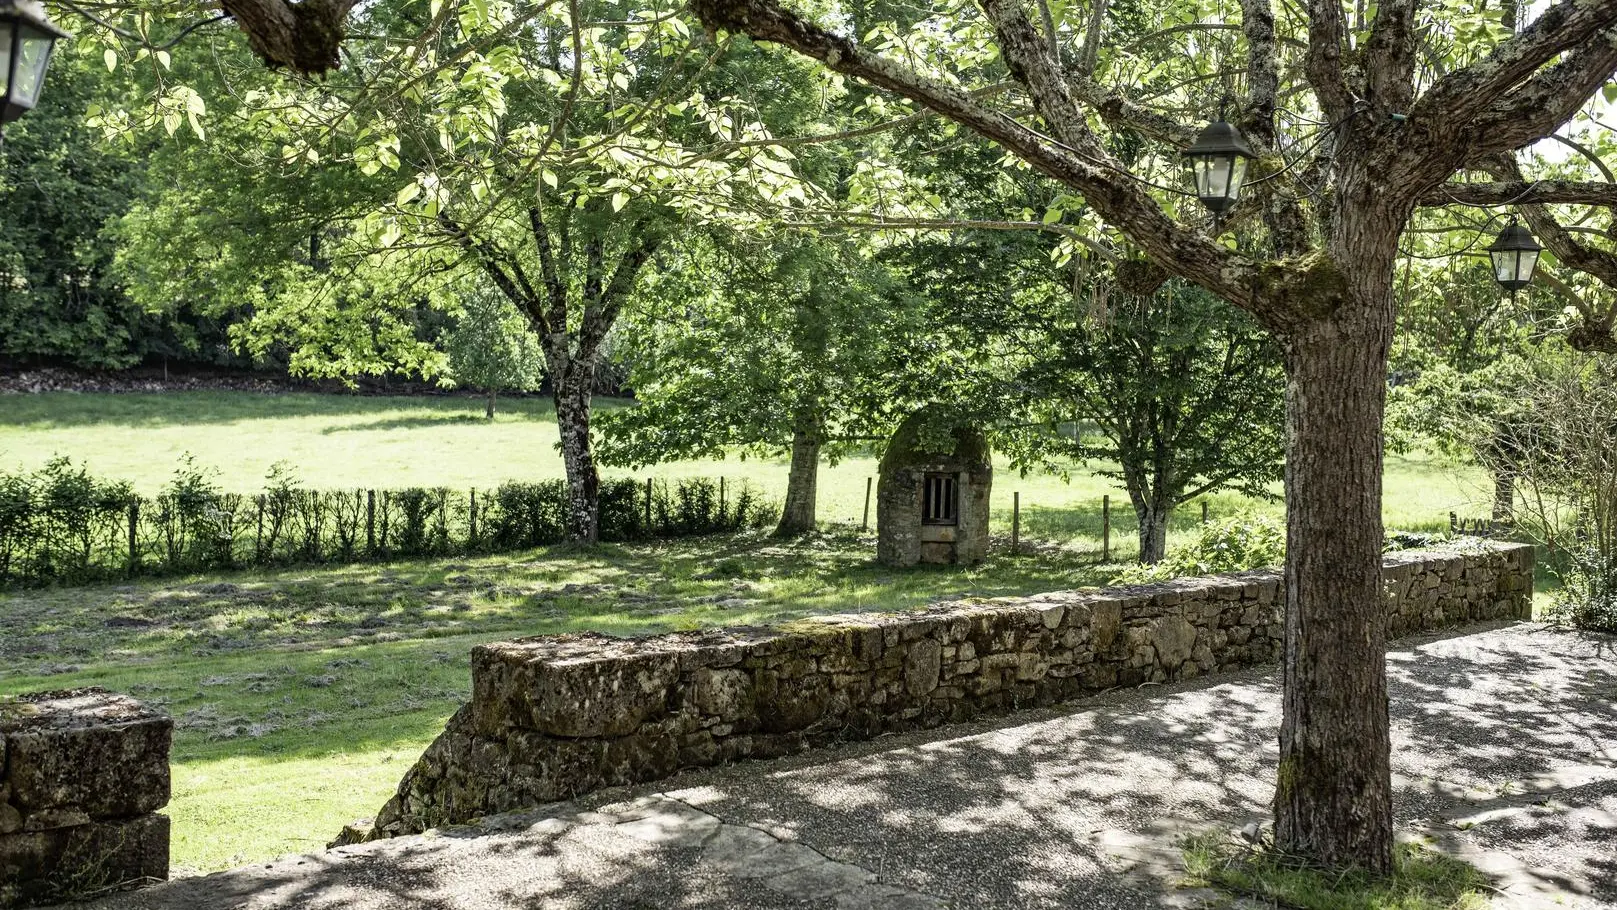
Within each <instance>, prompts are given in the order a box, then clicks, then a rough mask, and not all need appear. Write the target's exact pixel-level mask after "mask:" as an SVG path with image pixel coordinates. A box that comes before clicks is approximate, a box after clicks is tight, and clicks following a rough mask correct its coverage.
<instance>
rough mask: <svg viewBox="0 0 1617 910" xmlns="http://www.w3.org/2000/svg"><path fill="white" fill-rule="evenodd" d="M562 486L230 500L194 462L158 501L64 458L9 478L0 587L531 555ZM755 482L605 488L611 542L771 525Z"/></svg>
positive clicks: (286, 486) (555, 526) (1, 505)
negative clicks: (381, 561)
mask: <svg viewBox="0 0 1617 910" xmlns="http://www.w3.org/2000/svg"><path fill="white" fill-rule="evenodd" d="M566 506H567V486H566V483H565V482H563V481H560V480H549V481H543V482H540V483H507V484H504V485H502V486H500V487H498V488H496V489H493V490H475V489H473V490H451V489H448V488H444V487H435V488H422V487H411V488H407V489H401V490H313V489H306V488H304V487H302V486H300V485H299V484H298V482H297V480H296V478H295V477H294V476H293V475H292V473H291V471H290V470H289V469H288V468H287V467H286V466H285V465H282V464H278V465H276V467H275V468H274V469H273V470H272V471H271V472H270V475H269V478H268V482H267V485H266V486H265V489H264V491H263V492H261V493H258V494H256V495H244V494H240V493H226V492H223V491H221V490H220V489H219V488H218V486H217V485H216V484H215V483H214V481H213V479H212V475H211V472H209V471H207V470H206V469H203V468H199V467H198V466H196V465H195V463H194V462H192V461H191V459H190V458H189V456H187V457H186V458H185V459H184V460H183V461H182V463H181V466H180V468H179V469H178V470H177V471H176V472H175V474H174V478H173V479H172V480H170V481H169V483H168V484H167V485H166V486H164V488H163V491H162V492H161V493H159V494H158V495H157V496H153V497H146V496H140V495H137V494H136V493H135V492H134V491H133V489H132V488H131V487H130V485H129V484H128V483H125V482H121V481H116V482H115V481H106V480H101V479H98V478H95V477H93V476H91V475H90V474H89V473H88V472H87V471H86V470H85V469H84V468H83V467H82V466H75V465H74V464H73V463H72V462H71V461H70V460H68V459H66V458H57V459H53V460H52V461H51V462H50V463H49V464H47V465H46V466H45V467H44V468H41V469H40V470H38V471H35V472H32V473H4V472H0V587H23V586H34V585H43V584H53V583H82V582H88V581H102V580H108V579H116V578H131V577H135V576H142V575H170V574H177V573H183V572H196V571H202V570H208V569H231V568H243V567H249V566H278V565H291V564H296V563H352V562H363V561H368V560H375V559H393V558H400V557H406V558H407V557H420V556H448V555H460V554H473V553H498V552H508V551H512V550H523V549H528V548H532V547H538V546H544V545H547V544H554V543H561V542H563V541H564V540H565V539H566V531H565V526H564V519H563V516H564V514H565V509H566ZM773 511H774V510H773V508H772V507H771V506H769V505H767V504H766V503H764V502H763V501H762V500H760V499H759V497H758V495H757V493H756V491H755V490H753V489H752V488H751V487H750V486H748V485H746V484H742V485H741V486H739V487H732V488H729V489H727V488H726V486H725V482H724V481H723V480H722V479H720V480H718V481H714V480H710V479H707V478H690V479H685V480H680V481H678V482H675V483H669V482H667V481H635V480H627V479H622V480H606V481H602V482H601V487H600V506H599V512H598V515H599V521H600V535H601V540H602V541H606V542H618V541H635V540H652V539H658V538H671V537H683V536H690V535H697V534H714V533H723V532H731V531H739V530H741V529H743V528H750V527H763V526H767V525H768V524H769V523H770V522H772V521H773V520H774V519H775V518H776V517H777V516H775V515H773V514H772V512H773Z"/></svg>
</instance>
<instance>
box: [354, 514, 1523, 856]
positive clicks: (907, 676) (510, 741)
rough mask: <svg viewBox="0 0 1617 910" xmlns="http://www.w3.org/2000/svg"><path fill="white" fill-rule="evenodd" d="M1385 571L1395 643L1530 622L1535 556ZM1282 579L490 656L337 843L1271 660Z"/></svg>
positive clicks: (1426, 555) (532, 642) (1498, 546)
mask: <svg viewBox="0 0 1617 910" xmlns="http://www.w3.org/2000/svg"><path fill="white" fill-rule="evenodd" d="M1384 565H1385V575H1384V577H1385V591H1386V603H1385V606H1386V610H1387V629H1388V634H1389V637H1397V636H1404V635H1410V634H1414V633H1417V632H1423V631H1432V630H1437V629H1443V628H1449V627H1453V626H1458V625H1463V624H1468V623H1476V622H1483V621H1490V620H1515V619H1528V618H1530V617H1531V611H1532V593H1533V584H1532V582H1533V550H1532V548H1531V547H1529V546H1525V545H1517V544H1502V543H1496V542H1489V541H1474V542H1465V543H1462V544H1460V545H1458V546H1457V548H1455V549H1448V550H1435V551H1418V552H1402V553H1393V554H1390V555H1388V556H1387V558H1386V561H1385V564H1384ZM1284 587H1285V583H1284V578H1283V576H1282V574H1281V573H1280V572H1278V571H1272V570H1262V571H1254V572H1241V573H1236V574H1232V575H1217V576H1211V577H1206V578H1182V579H1177V580H1174V581H1169V582H1164V583H1162V584H1153V585H1140V586H1132V587H1122V588H1110V589H1089V590H1082V591H1058V592H1052V593H1048V594H1039V595H1036V596H1032V597H1019V598H1002V599H996V600H985V601H977V602H972V601H959V602H953V603H950V604H947V605H943V606H938V607H934V608H931V609H927V610H922V611H918V612H914V613H903V614H891V615H877V614H847V615H838V616H824V617H818V618H814V619H809V620H802V621H798V622H795V623H791V624H789V625H786V626H783V627H780V628H772V629H756V628H741V629H725V630H714V631H707V632H696V633H678V634H672V635H661V636H655V637H651V638H643V639H619V638H611V637H609V636H605V635H598V634H581V635H560V636H550V637H544V638H531V639H522V640H518V641H508V642H499V643H495V644H488V645H483V646H480V647H478V648H477V649H476V650H475V651H474V652H473V654H472V682H473V685H472V700H471V701H470V702H469V703H468V704H467V705H465V706H464V707H462V708H461V709H460V710H459V711H458V712H456V714H455V715H454V717H452V718H451V719H450V721H449V723H448V725H447V727H446V729H445V730H444V733H443V734H442V735H441V736H440V737H439V738H438V739H437V740H436V741H435V742H434V743H433V744H432V745H431V746H430V747H429V748H428V749H427V750H426V752H425V753H424V754H423V755H422V756H421V759H420V761H418V762H417V763H416V764H415V766H414V767H412V768H411V769H410V771H409V772H408V773H407V774H406V775H405V777H404V780H403V781H402V782H401V783H400V785H399V789H398V792H397V794H396V795H395V796H394V797H393V798H392V799H391V800H389V801H388V803H387V805H386V806H384V807H383V808H382V811H381V812H380V813H379V814H378V816H377V818H376V820H375V822H374V824H373V825H371V826H368V827H366V826H359V827H351V828H350V829H349V830H347V831H345V832H344V834H343V835H342V836H341V837H340V838H339V839H338V842H339V843H349V842H354V841H356V840H365V839H373V838H377V837H390V836H394V835H398V834H407V833H415V832H420V831H423V830H426V829H428V828H433V827H439V826H443V825H448V824H458V823H463V822H467V821H470V820H472V819H475V818H478V817H481V816H485V815H491V814H496V813H501V812H509V811H513V810H517V809H523V808H531V807H534V806H538V805H542V804H544V803H548V802H555V801H557V800H563V799H568V798H571V797H573V796H577V795H579V794H583V793H587V792H590V791H592V790H597V789H600V788H603V787H610V786H618V785H626V784H634V783H640V782H644V781H650V780H657V779H660V778H664V777H667V776H669V775H671V774H674V773H676V772H678V771H680V770H683V769H688V768H700V767H707V766H711V765H717V764H722V763H726V762H733V761H741V760H745V759H753V758H774V757H778V756H781V755H786V754H789V753H792V752H798V751H801V750H804V749H808V748H812V747H814V746H817V745H823V744H828V743H833V742H842V741H848V740H860V739H869V738H871V737H874V736H878V735H880V734H883V733H890V732H899V731H904V730H916V729H924V728H929V727H936V726H940V725H942V724H946V723H954V722H959V721H965V720H969V719H972V718H975V717H981V716H986V715H996V714H1004V713H1007V712H1010V711H1014V710H1018V709H1022V708H1030V707H1036V706H1042V705H1050V704H1054V703H1057V702H1062V701H1068V700H1072V699H1076V698H1079V697H1082V696H1085V695H1089V694H1093V693H1096V692H1099V691H1102V690H1105V689H1108V688H1112V687H1115V686H1136V685H1140V684H1142V683H1147V682H1171V681H1174V680H1182V679H1190V678H1193V677H1197V676H1201V675H1203V674H1207V673H1214V672H1220V671H1225V670H1234V669H1239V668H1244V667H1252V666H1258V665H1262V664H1270V663H1273V662H1275V661H1276V660H1278V659H1279V656H1280V653H1281V647H1282V640H1283V637H1284V623H1283V618H1282V617H1283V615H1284V601H1285V591H1284Z"/></svg>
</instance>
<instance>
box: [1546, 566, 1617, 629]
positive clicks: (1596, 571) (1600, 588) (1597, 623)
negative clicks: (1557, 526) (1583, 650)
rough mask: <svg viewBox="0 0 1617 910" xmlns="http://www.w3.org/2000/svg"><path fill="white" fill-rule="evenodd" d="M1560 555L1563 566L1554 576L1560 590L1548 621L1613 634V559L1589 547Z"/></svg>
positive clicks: (1616, 572)
mask: <svg viewBox="0 0 1617 910" xmlns="http://www.w3.org/2000/svg"><path fill="white" fill-rule="evenodd" d="M1560 555H1561V560H1560V564H1562V565H1564V566H1565V567H1564V568H1562V569H1560V570H1559V571H1558V572H1557V573H1556V574H1557V575H1558V576H1559V578H1560V581H1561V587H1560V588H1559V589H1557V590H1556V592H1555V595H1554V600H1553V601H1552V602H1551V604H1550V612H1549V617H1548V618H1549V619H1550V620H1551V621H1552V622H1560V623H1566V624H1568V625H1572V626H1575V627H1577V628H1579V629H1588V630H1591V631H1594V632H1612V633H1617V559H1613V558H1611V557H1610V556H1607V555H1606V554H1604V553H1602V552H1601V550H1600V548H1599V547H1596V546H1589V545H1584V546H1581V547H1577V548H1574V549H1571V550H1568V551H1566V552H1564V553H1562V554H1560Z"/></svg>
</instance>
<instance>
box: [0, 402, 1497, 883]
mask: <svg viewBox="0 0 1617 910" xmlns="http://www.w3.org/2000/svg"><path fill="white" fill-rule="evenodd" d="M600 404H601V406H602V407H619V406H626V405H625V404H624V403H622V402H612V401H605V402H601V403H600ZM481 415H482V412H481V402H480V401H479V400H478V399H476V398H471V397H465V398H462V397H376V396H360V395H353V396H343V395H313V394H278V395H271V394H258V393H246V392H183V393H167V394H126V395H104V394H71V393H50V394H41V395H5V396H0V469H5V470H17V469H33V468H37V467H39V466H40V465H42V464H44V463H45V462H46V461H47V460H49V459H50V458H51V457H53V456H55V455H64V456H69V457H71V458H73V459H74V460H76V461H79V462H83V463H85V464H87V465H88V466H89V468H90V469H91V471H92V472H94V473H96V474H98V475H101V476H104V477H113V478H121V479H127V480H129V481H131V482H132V483H134V485H135V486H136V487H137V488H138V489H139V490H140V491H141V492H145V493H154V492H157V491H158V490H159V489H160V488H161V487H162V485H163V484H164V482H165V481H166V480H167V479H168V477H169V476H170V475H171V473H172V472H173V470H174V468H175V466H176V464H177V462H178V460H179V458H180V456H181V455H182V454H183V453H190V454H191V455H193V456H194V457H195V459H196V461H197V463H198V464H201V465H206V466H210V467H212V468H215V469H216V470H217V471H218V480H219V482H220V484H221V485H222V486H223V487H224V488H226V489H227V490H231V491H236V492H244V493H250V492H254V491H256V490H257V489H259V488H260V487H261V486H262V484H263V481H264V476H265V474H266V473H267V472H268V471H269V469H270V466H271V465H273V464H274V463H275V462H278V461H285V462H288V463H289V464H291V465H292V466H293V467H294V468H295V472H296V475H297V477H298V478H299V479H300V480H301V482H302V483H303V484H305V485H307V486H310V487H324V488H355V487H373V488H388V487H393V488H397V487H407V486H427V487H435V486H448V487H455V488H471V487H476V488H479V489H489V488H492V487H494V486H497V485H499V484H500V483H502V482H505V481H510V480H523V481H531V480H543V479H549V478H556V477H560V476H561V474H562V466H561V460H560V457H559V456H558V454H557V452H556V449H555V439H556V435H555V424H554V420H553V417H552V415H551V410H550V407H549V404H548V402H546V401H544V400H543V399H540V398H523V399H514V400H510V401H504V402H502V410H501V413H500V415H499V416H498V418H497V419H496V420H494V421H493V422H489V421H485V420H484V419H483V418H482V416H481ZM875 466H876V459H875V457H873V456H870V457H858V458H849V459H845V460H843V461H841V462H839V463H838V464H836V465H834V466H830V465H828V466H825V467H823V468H822V473H821V479H820V497H819V513H820V520H821V522H822V524H823V525H824V527H825V531H824V532H823V533H821V534H818V535H813V536H810V537H808V538H804V539H800V540H794V541H790V542H781V541H775V540H771V539H769V538H768V537H767V536H766V535H764V534H762V533H745V534H739V535H733V536H724V537H709V538H690V539H684V540H679V541H671V542H651V543H643V544H632V545H630V544H622V545H606V546H601V547H599V548H595V549H591V550H579V549H575V548H569V547H550V548H544V549H540V550H533V551H527V552H522V553H514V554H501V555H495V556H479V557H466V558H444V559H437V560H418V561H401V562H391V563H373V564H365V565H357V566H301V567H300V566H294V567H288V568H284V569H277V570H273V571H255V572H235V573H225V574H213V575H209V576H195V577H188V578H170V579H156V580H141V581H138V582H134V583H130V584H117V585H101V586H95V587H84V588H69V587H59V588H47V589H39V590H25V591H13V592H9V593H0V695H7V694H14V693H18V692H24V691H34V690H41V689H60V688H70V687H77V686H85V685H102V686H106V687H108V688H111V689H115V690H119V691H125V692H130V693H133V694H135V695H137V696H138V697H140V698H143V699H145V700H147V701H149V702H151V703H153V704H157V705H160V706H162V707H164V708H166V709H167V710H168V711H169V712H170V713H171V714H172V715H173V716H174V718H175V722H176V731H175V743H174V752H173V758H174V773H175V795H174V801H173V803H172V805H171V806H170V809H169V810H168V811H169V812H170V814H171V815H172V816H173V818H174V822H175V827H174V859H175V863H176V867H177V869H179V870H181V871H187V872H203V871H211V870H215V869H222V868H227V867H230V866H233V865H239V864H242V863H246V862H251V861H256V860H262V859H267V858H270V857H274V856H278V855H283V854H287V853H296V852H303V851H308V850H313V849H317V848H319V847H321V846H322V845H323V844H324V843H325V842H326V841H327V840H329V839H330V838H332V837H333V836H334V835H335V834H336V833H337V831H338V829H339V828H340V827H341V826H342V825H343V824H344V823H345V822H348V821H350V820H352V819H354V818H357V817H360V816H365V815H369V814H371V813H372V812H374V811H375V810H376V809H377V808H378V807H379V806H380V805H381V803H382V802H383V801H384V800H385V799H386V798H387V797H388V795H389V794H390V793H391V792H392V789H393V787H394V786H395V785H396V784H397V782H398V779H399V777H400V776H401V775H402V774H403V773H404V771H405V770H406V769H407V768H408V767H409V765H410V764H411V763H412V762H413V761H414V760H415V758H416V757H417V756H418V755H419V754H420V752H421V750H422V749H423V748H424V747H425V746H426V744H427V743H428V742H430V741H431V739H432V737H433V736H434V735H436V733H437V732H438V730H439V729H440V728H441V726H442V724H443V722H444V720H445V719H446V718H447V717H448V715H449V714H450V713H452V712H453V711H454V709H455V708H456V707H457V706H458V705H459V704H460V703H461V701H462V700H463V699H464V698H465V697H466V695H467V692H468V690H469V677H468V659H467V657H468V653H469V651H470V649H471V647H472V646H474V645H475V644H477V643H479V642H484V641H490V640H495V639H499V638H507V637H514V636H520V635H533V634H545V633H554V632H566V631H578V630H586V629H589V630H598V631H602V632H608V633H612V634H621V635H641V634H650V633H655V632H662V631H672V630H680V629H693V628H702V627H710V626H719V625H735V624H758V623H770V622H782V621H789V620H791V619H795V618H800V617H803V616H807V615H811V614H815V613H825V612H839V611H870V610H902V609H911V608H915V607H919V606H923V605H925V604H927V603H931V602H935V601H937V600H940V599H945V598H958V597H962V596H968V597H970V596H1002V595H1014V594H1023V593H1031V592H1035V591H1041V590H1054V589H1060V588H1067V587H1076V586H1082V585H1095V584H1104V583H1106V582H1107V581H1108V580H1110V578H1111V577H1113V575H1115V573H1116V572H1117V571H1118V569H1119V568H1120V564H1119V563H1118V561H1119V560H1126V559H1127V558H1129V557H1130V556H1131V555H1132V553H1133V549H1134V544H1133V541H1132V539H1131V536H1130V535H1131V534H1132V530H1133V520H1132V516H1131V515H1130V513H1129V510H1128V507H1127V497H1126V496H1125V495H1124V494H1123V491H1122V489H1121V487H1120V486H1119V485H1117V484H1116V482H1115V481H1112V480H1110V479H1107V478H1104V477H1100V476H1098V475H1097V474H1095V473H1094V471H1093V470H1092V468H1091V467H1086V466H1082V465H1074V466H1072V467H1071V470H1070V476H1068V477H1061V476H1056V475H1049V474H1036V475H1030V476H1026V477H1022V476H1018V475H1017V474H1016V473H1015V472H1013V471H1011V470H1009V469H1008V468H1007V467H1004V466H1001V470H1000V471H999V474H998V476H997V478H996V481H995V486H994V492H993V522H994V533H995V537H996V546H995V551H994V554H993V556H992V557H991V558H990V559H989V560H988V561H987V562H986V563H984V564H982V565H979V566H973V567H959V568H953V567H931V568H918V569H915V570H894V569H889V568H884V567H880V566H877V565H875V564H874V562H873V559H872V555H873V552H874V530H873V528H872V529H871V530H870V531H865V532H862V531H861V530H860V528H859V522H860V518H861V513H862V510H863V507H864V499H865V487H866V481H867V478H870V477H872V476H873V475H874V472H875ZM786 471H787V465H786V462H785V461H784V460H783V459H757V458H752V459H745V460H743V459H740V458H730V459H726V460H722V461H685V462H676V463H672V464H667V465H660V466H656V467H653V468H649V469H646V470H642V471H638V472H629V471H619V470H611V469H609V470H607V471H606V472H605V473H607V474H608V475H609V476H634V477H647V476H655V477H662V478H677V477H688V476H703V477H711V478H717V477H719V476H723V477H725V478H726V479H727V481H728V482H729V483H730V484H738V483H741V482H745V483H748V484H751V485H753V486H754V487H756V488H757V489H758V490H759V491H760V492H761V493H762V494H763V495H764V496H765V498H766V499H772V500H776V501H778V500H779V499H780V497H781V495H782V493H783V491H784V486H785V481H786ZM1386 487H1387V490H1386V498H1385V503H1386V506H1385V511H1386V517H1387V523H1388V526H1389V527H1394V528H1403V529H1410V530H1426V531H1435V530H1442V529H1445V528H1446V527H1447V524H1448V513H1449V512H1450V511H1456V512H1460V513H1461V514H1465V515H1478V514H1481V513H1482V510H1483V509H1484V508H1485V504H1486V502H1487V498H1488V491H1487V489H1486V486H1485V478H1483V477H1481V476H1479V475H1478V474H1477V473H1476V472H1474V471H1472V470H1470V469H1466V468H1459V467H1455V466H1451V465H1446V464H1442V463H1438V462H1433V461H1426V460H1420V459H1401V458H1393V459H1390V460H1389V462H1388V469H1387V483H1386ZM732 488H733V487H732ZM1017 493H1019V494H1020V498H1021V503H1022V535H1023V540H1024V546H1023V548H1022V549H1021V551H1020V552H1019V553H1018V554H1016V555H1012V554H1011V553H1010V552H1009V534H1010V526H1011V507H1012V498H1013V494H1017ZM1106 495H1110V496H1111V497H1112V502H1113V535H1112V545H1113V560H1114V561H1113V563H1111V564H1103V563H1102V562H1101V560H1100V534H1101V499H1102V497H1103V496H1106ZM1208 506H1209V510H1210V511H1211V513H1212V514H1213V515H1215V516H1221V515H1230V514H1234V513H1236V512H1240V511H1248V510H1249V511H1254V512H1261V513H1266V514H1278V513H1279V509H1280V507H1279V506H1278V504H1276V503H1274V502H1270V501H1251V500H1247V499H1246V498H1244V497H1241V496H1236V495H1233V494H1220V495H1215V496H1212V497H1209V499H1208ZM1199 512H1200V509H1199V505H1198V504H1193V505H1191V506H1188V507H1186V509H1185V510H1184V512H1183V513H1182V514H1181V515H1180V516H1179V518H1178V520H1177V522H1176V525H1175V528H1176V530H1175V534H1174V535H1173V537H1175V538H1179V539H1183V537H1184V536H1185V535H1186V534H1188V533H1190V532H1191V531H1192V530H1193V529H1194V527H1195V524H1196V521H1197V519H1198V518H1199ZM872 521H874V515H872ZM1171 541H1172V538H1171V539H1170V542H1171Z"/></svg>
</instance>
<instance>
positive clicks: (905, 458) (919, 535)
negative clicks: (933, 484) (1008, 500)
mask: <svg viewBox="0 0 1617 910" xmlns="http://www.w3.org/2000/svg"><path fill="white" fill-rule="evenodd" d="M937 416H938V415H936V414H933V413H931V412H929V411H927V410H922V411H920V412H917V413H915V414H913V415H911V416H910V417H909V418H908V419H907V420H905V421H904V423H903V424H901V425H900V426H899V428H898V430H897V431H896V432H894V434H893V438H892V440H891V441H889V443H888V445H887V451H886V452H885V454H883V456H882V461H881V467H880V469H879V475H880V476H879V478H878V480H877V483H876V559H877V560H878V561H879V562H882V563H883V564H886V565H890V566H913V565H915V564H916V563H918V562H929V563H960V564H970V563H976V562H981V561H982V560H983V558H984V557H986V556H987V555H988V513H989V509H988V498H989V491H990V489H991V488H992V486H993V480H994V461H993V457H992V456H991V454H990V452H989V449H988V441H987V439H986V438H984V436H983V434H982V433H981V431H979V430H976V429H973V428H967V427H959V428H956V429H955V430H954V431H953V434H952V436H953V439H952V443H953V448H952V450H951V451H949V452H947V453H943V454H937V453H933V452H929V451H927V450H926V447H925V444H924V443H923V441H922V438H921V436H922V429H923V428H924V427H926V426H927V425H928V422H929V421H931V420H932V419H933V418H935V417H937ZM928 474H944V475H948V476H950V477H952V478H953V479H954V480H955V483H956V485H957V490H958V499H957V502H956V505H957V522H956V523H955V524H953V525H938V524H925V523H923V522H922V515H921V511H922V503H923V495H924V494H923V488H924V486H925V483H926V476H927V475H928Z"/></svg>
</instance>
